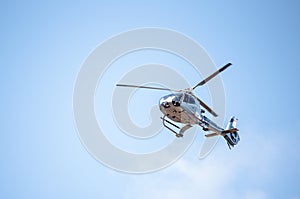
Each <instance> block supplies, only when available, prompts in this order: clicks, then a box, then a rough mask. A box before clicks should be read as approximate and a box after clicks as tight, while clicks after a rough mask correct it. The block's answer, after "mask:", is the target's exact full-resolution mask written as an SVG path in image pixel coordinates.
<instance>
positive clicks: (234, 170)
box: [126, 133, 295, 199]
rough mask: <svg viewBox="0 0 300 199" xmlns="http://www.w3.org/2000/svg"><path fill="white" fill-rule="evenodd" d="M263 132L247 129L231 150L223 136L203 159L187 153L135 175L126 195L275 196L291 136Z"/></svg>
mask: <svg viewBox="0 0 300 199" xmlns="http://www.w3.org/2000/svg"><path fill="white" fill-rule="evenodd" d="M264 135H265V134H259V133H244V135H243V136H242V139H241V143H240V144H239V145H238V146H237V147H235V148H234V149H233V150H231V151H229V150H228V148H226V147H227V146H226V145H225V142H223V140H222V141H221V140H220V141H219V143H218V144H217V146H216V148H215V149H214V150H213V152H212V153H211V154H210V155H209V156H208V157H207V158H205V159H203V160H198V159H197V154H193V155H186V156H185V157H184V158H182V159H180V160H179V161H177V162H176V163H175V164H174V165H172V166H171V167H170V168H168V169H166V170H163V171H160V172H157V173H153V174H147V175H141V176H140V175H139V176H134V177H132V178H131V180H132V181H131V183H130V185H129V186H128V192H127V193H126V195H127V198H146V199H147V198H149V199H150V198H151V199H153V198H157V199H158V198H175V199H176V198H207V199H214V198H233V199H234V198H237V199H238V198H245V199H248V198H251V199H267V198H274V193H272V192H271V193H270V188H269V187H270V186H269V185H270V184H272V183H273V181H272V180H273V177H274V176H275V175H282V174H281V173H277V171H278V169H279V168H280V167H278V166H280V165H281V161H282V160H283V159H282V157H284V156H285V153H287V151H286V149H288V144H289V139H288V137H285V136H281V135H280V134H272V136H264ZM293 150H295V149H293ZM190 157H194V158H190ZM274 189H276V188H274ZM274 191H276V190H274ZM287 191H288V190H283V192H287ZM275 196H276V195H275Z"/></svg>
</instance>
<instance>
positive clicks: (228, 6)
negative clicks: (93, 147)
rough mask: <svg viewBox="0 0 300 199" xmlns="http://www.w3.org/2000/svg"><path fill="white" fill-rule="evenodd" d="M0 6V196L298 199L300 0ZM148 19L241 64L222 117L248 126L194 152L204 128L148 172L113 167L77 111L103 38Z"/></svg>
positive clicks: (230, 74) (227, 76) (228, 84)
mask: <svg viewBox="0 0 300 199" xmlns="http://www.w3.org/2000/svg"><path fill="white" fill-rule="evenodd" d="M0 5H1V6H0V11H1V12H0V13H1V18H0V23H1V32H0V36H1V56H0V57H1V70H2V71H1V73H0V75H1V78H0V81H1V84H0V87H1V91H2V97H1V105H0V106H1V110H2V114H1V121H2V122H1V127H0V132H1V139H0V149H1V150H0V151H1V152H0V154H1V157H2V161H1V166H0V168H1V178H0V183H1V188H0V197H1V198H83V197H85V198H104V197H108V196H110V197H113V198H141V197H143V198H154V197H156V198H166V197H167V196H169V197H170V196H172V197H173V198H201V197H203V198H220V197H222V196H224V195H225V196H228V197H229V198H291V199H294V198H300V192H299V189H298V187H297V184H298V179H299V177H300V173H299V169H298V168H299V162H300V155H299V153H298V152H299V151H300V147H299V146H300V145H299V140H300V136H299V130H298V129H299V128H300V117H299V103H298V102H299V101H300V95H299V92H298V86H299V83H300V80H299V78H298V75H299V72H300V71H299V67H298V65H299V63H300V57H299V52H300V45H299V44H300V41H299V35H300V28H299V23H298V19H299V17H300V16H299V15H300V14H299V8H300V5H299V3H298V2H297V1H273V2H268V3H267V2H261V1H251V2H246V3H242V2H240V1H230V2H225V1H211V2H205V1H185V2H179V1H164V3H162V2H160V1H145V2H141V1H130V2H128V3H119V2H116V1H107V2H104V1H88V2H87V1H63V2H62V1H49V2H43V3H42V2H33V1H23V2H22V1H11V2H1V4H0ZM140 27H161V28H168V29H173V30H176V31H179V32H181V33H183V34H185V35H187V36H189V37H191V38H193V39H194V40H195V41H197V42H198V43H199V44H201V45H202V46H203V47H204V48H205V49H206V51H207V52H208V54H209V55H210V57H211V58H212V60H213V61H214V63H215V64H216V65H217V66H218V67H220V66H221V65H222V64H225V63H227V62H228V61H231V62H232V63H233V64H234V66H233V67H232V68H230V69H228V71H226V72H224V74H222V79H223V82H224V87H225V90H226V109H227V115H226V116H227V118H228V117H230V116H231V115H236V116H237V117H238V118H239V123H238V127H239V128H240V129H241V132H240V134H241V142H240V144H239V145H238V146H237V147H236V148H235V149H234V150H232V151H228V149H227V146H226V145H225V143H224V142H223V140H222V141H221V140H220V141H219V142H218V144H217V146H216V148H215V149H214V151H213V152H212V153H211V154H210V155H209V156H208V157H207V158H206V159H204V160H198V159H197V155H198V151H199V146H200V145H201V143H202V141H203V134H202V132H201V131H200V130H199V133H198V136H197V139H196V140H195V142H194V144H193V145H192V147H191V148H190V150H189V151H188V152H187V153H186V154H185V155H184V156H183V157H182V158H181V159H180V160H179V161H177V162H176V163H175V164H173V165H172V166H170V167H168V168H167V169H164V170H162V171H159V172H156V173H151V174H145V175H130V174H124V173H119V172H116V171H113V170H111V169H109V168H107V167H105V166H103V165H102V164H100V163H99V162H98V161H96V160H95V159H94V158H93V157H92V156H91V155H90V154H89V153H88V152H87V151H86V150H85V148H84V147H83V146H82V144H81V143H80V140H79V138H78V135H77V132H76V128H75V125H74V122H73V110H72V95H73V89H74V82H75V80H76V77H77V74H78V72H79V70H80V66H81V64H82V63H83V61H84V60H85V59H86V58H87V56H88V55H89V53H90V52H91V51H92V50H93V49H94V48H95V47H96V46H98V45H99V44H100V43H101V42H103V41H105V40H106V39H107V38H109V37H111V36H112V35H116V34H118V33H120V32H124V31H126V30H130V29H134V28H140ZM185 75H186V76H189V74H185ZM190 75H191V76H192V75H193V74H190ZM190 81H191V82H190V83H191V84H194V83H196V82H197V81H198V80H197V78H196V77H194V76H193V78H192V79H191V80H190ZM197 93H198V95H199V96H200V91H197ZM157 95H158V94H155V96H157ZM158 96H159V95H158ZM108 114H109V113H108ZM133 114H134V113H133ZM136 114H140V113H136ZM170 137H171V136H170ZM116 142H122V140H121V141H120V140H117V141H116ZM137 150H138V149H137Z"/></svg>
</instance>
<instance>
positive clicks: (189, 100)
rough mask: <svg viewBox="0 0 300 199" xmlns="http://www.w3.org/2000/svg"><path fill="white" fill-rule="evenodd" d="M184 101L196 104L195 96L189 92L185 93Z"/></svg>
mask: <svg viewBox="0 0 300 199" xmlns="http://www.w3.org/2000/svg"><path fill="white" fill-rule="evenodd" d="M183 101H184V102H186V103H190V104H195V100H194V98H193V97H192V96H190V95H188V94H184V98H183Z"/></svg>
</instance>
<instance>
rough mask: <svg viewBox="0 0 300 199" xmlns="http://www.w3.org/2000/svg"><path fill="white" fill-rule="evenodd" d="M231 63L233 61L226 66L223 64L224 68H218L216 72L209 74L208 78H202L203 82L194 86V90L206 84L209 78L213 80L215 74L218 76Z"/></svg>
mask: <svg viewBox="0 0 300 199" xmlns="http://www.w3.org/2000/svg"><path fill="white" fill-rule="evenodd" d="M231 65H232V64H231V63H228V64H226V65H225V66H223V67H222V68H220V69H219V70H217V71H216V72H214V73H213V74H211V75H210V76H208V77H207V78H205V79H204V80H202V81H201V82H199V83H198V84H197V85H196V86H194V87H193V89H192V90H194V89H195V88H197V87H198V86H202V85H204V84H205V83H207V82H208V81H209V80H211V79H212V78H214V77H215V76H217V75H218V74H219V73H221V72H222V71H224V70H225V69H226V68H228V67H229V66H231Z"/></svg>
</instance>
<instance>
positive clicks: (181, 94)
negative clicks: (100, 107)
mask: <svg viewBox="0 0 300 199" xmlns="http://www.w3.org/2000/svg"><path fill="white" fill-rule="evenodd" d="M231 65H232V64H231V63H228V64H226V65H225V66H223V67H222V68H220V69H219V70H217V71H216V72H214V73H213V74H211V75H210V76H208V77H207V78H205V79H204V80H202V81H201V82H199V83H198V84H197V85H196V86H194V87H192V88H187V89H183V90H173V89H169V88H158V87H149V86H137V85H128V84H117V85H116V86H121V87H133V88H143V89H155V90H166V91H170V92H173V93H172V94H169V95H166V96H164V97H162V98H161V99H160V100H159V108H160V111H161V112H162V113H163V114H164V116H163V117H161V119H162V121H163V125H164V127H166V128H167V129H169V130H170V131H171V132H173V133H175V135H176V137H178V138H180V137H183V133H184V132H185V131H186V130H188V129H189V128H191V127H192V125H199V126H201V127H202V129H203V130H204V131H205V132H208V133H207V134H206V135H205V136H206V137H213V136H219V135H220V136H223V137H224V138H225V139H226V141H227V144H228V147H229V149H231V147H234V145H236V144H237V143H238V142H239V141H240V137H239V134H238V131H239V130H238V129H237V128H236V123H237V118H236V117H234V116H233V117H231V119H230V120H229V122H228V124H227V127H226V128H225V129H223V128H221V127H219V126H218V125H217V124H215V123H214V122H212V121H211V120H210V119H209V118H207V117H206V116H205V115H204V113H205V110H204V109H206V110H207V111H208V112H209V113H211V114H212V115H213V116H214V117H217V116H218V115H217V114H216V113H215V112H214V111H213V110H212V109H211V108H210V107H209V106H207V105H206V104H205V103H204V102H203V101H202V100H200V99H199V98H198V97H197V96H195V95H194V94H193V93H192V91H193V90H194V89H195V88H197V87H198V86H202V85H204V84H205V83H207V82H208V81H209V80H211V79H212V78H214V77H215V76H216V75H218V74H219V73H220V72H222V71H224V70H225V69H226V68H228V67H229V66H231ZM201 106H202V107H203V108H204V109H202V108H201ZM166 117H167V118H169V119H170V120H172V121H174V122H177V123H181V124H184V126H183V127H181V128H180V127H179V126H177V125H176V124H174V123H173V122H171V121H169V120H167V119H166ZM167 123H168V124H170V125H172V126H173V127H175V128H177V129H179V132H176V131H175V130H173V129H172V128H170V127H169V126H167Z"/></svg>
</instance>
